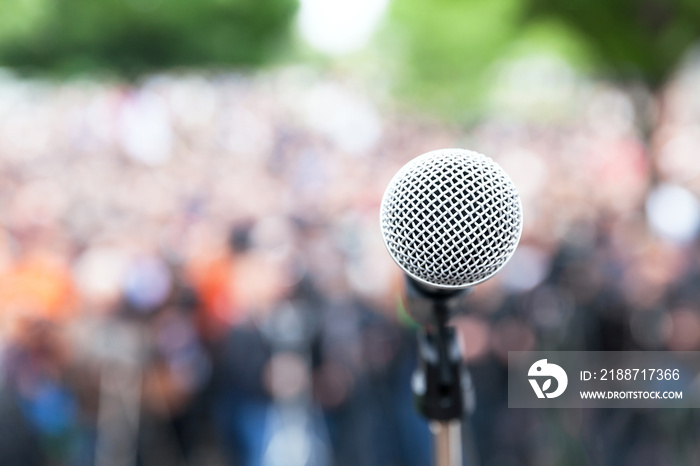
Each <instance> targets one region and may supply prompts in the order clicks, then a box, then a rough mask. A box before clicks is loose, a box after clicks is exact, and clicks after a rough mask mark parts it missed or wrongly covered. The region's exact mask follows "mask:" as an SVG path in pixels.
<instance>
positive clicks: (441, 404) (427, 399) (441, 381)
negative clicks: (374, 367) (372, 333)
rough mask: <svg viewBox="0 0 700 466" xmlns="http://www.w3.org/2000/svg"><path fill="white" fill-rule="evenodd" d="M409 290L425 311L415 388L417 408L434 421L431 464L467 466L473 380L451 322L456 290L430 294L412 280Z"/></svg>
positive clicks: (416, 307)
mask: <svg viewBox="0 0 700 466" xmlns="http://www.w3.org/2000/svg"><path fill="white" fill-rule="evenodd" d="M407 290H408V297H409V301H410V302H409V307H410V308H412V310H413V312H415V313H419V314H421V315H422V316H423V328H422V329H421V330H420V331H419V332H418V367H417V368H416V372H415V373H414V376H413V393H414V396H415V400H416V406H417V408H418V411H419V412H420V413H421V414H422V415H423V417H425V418H426V419H427V420H428V421H429V422H430V430H431V432H432V435H433V450H434V460H433V462H434V464H433V466H463V464H462V435H461V420H462V418H463V416H464V414H465V408H469V407H470V406H472V405H473V400H471V398H470V397H467V396H465V392H464V389H469V388H470V387H471V381H470V379H469V378H468V377H467V376H466V374H465V373H464V372H463V371H462V359H461V355H460V351H459V346H458V344H457V336H456V333H455V330H454V328H452V327H449V326H448V325H447V323H448V320H449V318H450V316H451V314H452V312H451V311H452V309H451V307H452V302H451V298H453V297H455V296H456V293H447V294H445V293H442V294H429V293H427V292H426V291H425V290H421V289H420V288H418V287H416V286H415V285H414V284H413V283H411V282H410V280H409V282H408V287H407ZM470 393H471V391H470Z"/></svg>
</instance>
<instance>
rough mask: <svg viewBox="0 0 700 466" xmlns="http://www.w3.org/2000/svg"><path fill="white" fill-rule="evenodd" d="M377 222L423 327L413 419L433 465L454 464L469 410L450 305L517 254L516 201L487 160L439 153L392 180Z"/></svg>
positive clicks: (447, 151)
mask: <svg viewBox="0 0 700 466" xmlns="http://www.w3.org/2000/svg"><path fill="white" fill-rule="evenodd" d="M379 217H380V218H379V219H380V223H381V229H382V237H383V239H384V244H385V245H386V248H387V250H388V251H389V254H390V255H391V257H392V259H393V260H394V262H396V264H398V266H399V267H401V269H402V270H403V271H404V272H405V274H406V278H407V280H406V281H407V285H408V286H407V297H408V302H407V309H408V311H409V313H410V314H411V316H412V317H413V318H414V319H415V320H416V322H417V323H419V324H421V325H422V326H423V328H422V329H421V330H420V331H419V332H418V350H419V365H418V368H417V370H416V372H415V373H414V377H413V381H412V385H413V392H414V394H415V396H416V402H417V406H418V410H419V411H420V412H421V414H423V415H424V416H425V417H426V418H427V419H429V420H431V421H433V424H434V427H435V429H434V430H433V435H434V439H435V459H436V460H435V463H436V464H437V465H440V466H442V465H455V464H461V443H460V441H459V420H460V419H461V416H462V415H463V412H464V408H465V407H466V408H467V411H471V410H472V409H473V407H474V403H475V402H474V400H473V390H471V387H472V385H471V379H470V378H469V376H468V374H467V373H466V371H463V370H462V367H461V357H460V352H459V347H458V345H457V339H456V335H455V332H454V329H453V328H450V327H447V321H448V320H449V318H450V314H451V312H452V309H451V308H452V304H453V303H454V302H455V301H456V300H455V299H453V298H455V297H456V296H458V295H460V294H462V292H464V291H465V290H467V289H469V288H470V287H472V286H474V285H476V284H478V283H481V282H483V281H485V280H487V279H489V278H490V277H492V276H493V275H494V274H496V273H497V272H498V271H499V270H500V269H501V268H502V267H503V266H504V265H505V264H506V263H507V262H508V260H509V259H510V258H511V256H512V255H513V253H514V252H515V248H516V246H517V245H518V242H519V241H520V235H521V233H522V228H523V213H522V204H521V202H520V196H519V195H518V191H517V190H516V188H515V185H514V184H513V182H512V180H511V179H510V177H509V176H508V175H507V174H506V172H505V171H503V169H502V168H501V167H500V166H499V165H498V164H497V163H496V162H494V161H493V160H491V159H490V158H488V157H486V156H485V155H482V154H479V153H477V152H473V151H469V150H464V149H442V150H436V151H432V152H428V153H425V154H423V155H420V156H418V157H416V158H415V159H413V160H411V161H410V162H408V163H407V164H406V165H404V166H403V167H402V168H401V169H400V170H399V171H398V173H396V175H395V176H394V177H393V178H392V180H391V182H390V183H389V186H388V187H387V188H386V191H385V192H384V196H383V198H382V203H381V208H380V214H379ZM463 388H464V389H466V390H467V391H466V392H463Z"/></svg>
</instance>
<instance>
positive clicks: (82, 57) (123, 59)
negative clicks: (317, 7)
mask: <svg viewBox="0 0 700 466" xmlns="http://www.w3.org/2000/svg"><path fill="white" fill-rule="evenodd" d="M30 4H31V5H34V10H36V9H37V8H36V5H40V6H41V11H42V13H41V14H40V15H37V14H36V13H32V12H33V11H34V10H32V8H19V5H22V6H23V5H30ZM0 5H2V6H3V10H4V11H5V12H7V13H9V16H10V17H12V18H13V19H7V16H4V18H5V21H8V22H10V23H13V24H15V23H16V24H18V26H17V27H15V28H14V30H13V31H12V33H8V34H4V35H2V34H0V64H3V65H6V66H13V67H18V68H24V69H30V70H42V71H43V70H49V71H52V72H59V73H72V72H76V71H86V70H89V71H92V70H95V69H97V70H109V71H116V72H119V73H123V74H125V75H127V76H131V75H136V74H139V73H142V72H146V71H150V70H156V69H162V68H171V67H178V66H211V65H224V64H239V65H240V64H242V65H258V64H260V63H263V62H264V61H265V60H267V59H269V58H270V57H272V56H274V54H275V53H276V52H277V51H278V49H279V48H280V47H281V46H283V45H284V44H285V39H287V38H288V32H289V25H290V22H291V19H292V18H293V15H294V13H295V10H296V1H295V0H0ZM25 10H27V11H28V13H27V12H25ZM3 15H4V14H3ZM3 15H0V18H2V17H3ZM2 21H3V20H2V19H0V27H1V26H2V25H3V23H2ZM20 25H22V26H21V27H20Z"/></svg>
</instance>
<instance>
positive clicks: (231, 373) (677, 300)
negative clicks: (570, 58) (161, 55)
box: [0, 61, 700, 466]
mask: <svg viewBox="0 0 700 466" xmlns="http://www.w3.org/2000/svg"><path fill="white" fill-rule="evenodd" d="M562 66H563V65H561V64H556V63H554V64H552V63H550V62H546V63H545V64H544V65H543V63H542V62H540V61H533V62H531V63H519V64H517V72H518V73H520V74H522V73H523V72H528V71H532V72H531V73H530V74H529V75H528V74H526V75H527V76H532V77H533V79H530V80H523V82H519V83H515V84H514V83H513V82H511V81H510V80H509V78H508V73H512V72H513V70H508V69H504V70H503V75H501V76H500V77H499V79H498V80H497V82H498V83H500V84H499V85H500V86H501V88H500V93H498V94H494V98H493V99H492V106H491V108H490V111H489V112H488V114H487V116H485V117H484V118H483V119H482V120H480V121H478V122H475V123H474V124H473V125H472V126H470V127H469V128H467V129H465V128H462V127H458V126H452V125H448V124H445V123H444V122H440V121H439V120H436V119H431V118H428V117H425V116H419V115H416V114H413V113H411V112H410V111H406V110H405V109H403V108H400V107H398V106H397V105H396V104H394V103H392V102H391V100H390V99H388V98H387V96H386V95H384V94H383V93H382V92H383V91H382V89H383V88H382V86H380V85H377V86H371V87H368V86H366V83H365V84H362V83H360V82H358V81H355V80H353V79H351V78H347V77H344V76H333V75H328V74H318V73H316V72H315V71H313V70H310V69H306V68H294V67H292V68H287V69H282V70H277V71H274V72H265V73H260V74H256V75H245V74H236V73H210V74H194V73H191V74H179V75H178V74H169V75H158V76H152V77H150V78H148V79H146V80H144V81H141V82H138V83H131V84H125V83H119V82H116V83H109V82H95V81H73V82H69V83H61V84H56V83H49V82H43V81H34V80H26V79H19V78H16V77H14V76H12V75H10V74H2V75H0V186H1V188H0V205H2V209H0V228H1V229H0V346H1V351H0V358H1V363H2V373H1V377H0V385H1V387H2V388H1V389H0V412H2V416H0V432H1V433H2V434H1V435H0V463H1V464H3V465H23V466H24V465H33V464H51V465H64V464H65V465H73V464H75V465H78V464H79V465H83V464H96V465H132V464H139V465H144V466H148V465H152V464H192V465H199V464H207V465H209V464H211V465H218V464H234V465H238V464H240V465H244V466H255V465H265V466H275V465H280V466H295V465H299V466H302V465H306V466H316V465H319V466H321V465H330V464H335V465H357V466H361V465H379V464H381V465H402V466H403V465H406V466H411V465H425V464H428V463H429V461H430V460H429V458H430V448H431V446H430V435H429V431H428V428H427V425H426V423H425V421H423V420H421V419H420V418H419V417H418V415H417V414H416V413H415V410H414V407H413V404H412V395H411V392H410V378H411V372H412V370H413V368H414V367H415V343H414V339H415V335H414V332H415V325H414V324H413V323H412V321H411V318H410V315H409V314H408V313H407V312H406V309H405V308H404V307H403V305H402V300H401V288H402V276H401V273H400V270H399V268H398V267H397V266H396V265H394V264H393V263H392V262H391V259H390V258H389V255H388V253H387V252H386V251H385V250H384V246H383V243H382V239H381V235H380V232H379V224H378V208H379V202H380V200H381V196H382V193H383V191H384V188H385V187H386V185H387V183H388V181H389V180H390V178H391V177H392V176H393V174H394V173H395V172H396V171H397V170H398V168H399V167H401V166H402V165H403V164H404V163H406V162H407V161H408V160H410V159H411V158H413V157H415V156H417V155H419V154H421V153H424V152H427V151H429V150H434V149H438V148H446V147H464V148H469V149H472V150H476V151H479V152H482V153H485V154H487V155H489V156H491V157H493V158H494V159H495V160H496V161H497V162H499V164H501V166H502V167H503V168H504V169H505V170H506V172H508V173H509V174H510V175H511V177H512V178H513V181H514V182H515V184H516V186H517V187H518V189H519V191H520V194H521V197H522V201H523V206H524V214H525V222H524V232H523V238H522V241H521V245H520V246H519V248H518V250H517V251H516V254H515V255H514V257H513V258H512V260H511V262H510V263H509V264H508V266H507V267H506V268H505V269H504V270H503V271H502V272H501V273H499V274H498V275H497V276H496V277H494V278H493V279H491V280H489V281H487V282H485V283H484V284H482V285H479V286H478V287H476V288H475V290H474V292H473V293H471V294H470V295H469V297H468V299H467V300H466V303H465V311H466V312H465V314H464V315H461V316H458V317H456V318H455V319H454V322H453V323H454V325H455V326H456V327H457V329H458V332H459V335H460V337H461V342H462V352H463V357H464V360H465V364H466V366H467V367H468V368H469V370H470V372H471V374H472V379H473V381H474V384H475V389H476V398H477V407H476V410H475V412H474V413H473V415H472V416H471V418H470V420H469V421H468V425H469V426H471V428H470V429H465V430H466V431H467V432H468V433H469V432H473V434H471V433H469V436H470V439H467V444H468V445H471V447H470V448H471V450H473V451H472V452H471V453H470V455H472V456H474V457H478V458H479V460H480V462H481V464H484V465H489V466H491V465H535V464H537V465H547V464H553V465H554V464H587V461H588V462H592V463H593V464H613V462H615V463H616V464H620V465H628V464H629V465H644V464H686V463H687V464H692V463H693V461H692V459H693V458H694V459H695V460H698V459H699V458H700V452H699V451H696V450H697V448H696V447H692V446H688V447H687V448H686V447H684V448H676V444H675V443H674V442H681V440H679V439H682V438H691V439H692V438H695V433H696V432H697V429H698V426H697V425H696V424H697V420H696V419H695V418H694V417H693V416H692V414H690V413H685V412H683V413H681V412H677V411H673V412H671V413H670V414H669V413H655V414H648V413H637V412H634V411H628V410H625V411H624V413H623V412H622V410H620V412H619V413H617V412H616V413H609V412H606V411H593V412H591V413H588V412H587V413H583V414H582V413H581V412H569V411H567V410H561V411H556V412H553V414H543V413H540V412H537V411H534V410H508V409H507V400H506V388H505V387H506V386H507V384H506V366H505V365H506V362H507V352H508V351H513V350H534V349H564V350H584V349H587V350H632V349H641V350H655V349H656V350H661V349H672V350H698V349H700V308H699V307H698V302H700V301H699V300H698V298H700V296H698V295H699V294H700V291H698V290H700V287H698V283H699V281H700V262H699V261H698V259H699V258H700V248H699V247H698V243H697V233H698V227H699V225H700V203H699V202H698V200H697V196H698V194H700V177H699V176H698V175H699V174H700V159H698V158H697V157H696V155H695V147H697V145H696V142H700V130H699V128H700V99H698V96H700V92H698V84H697V83H698V82H700V81H698V79H697V78H698V74H700V68H698V67H696V66H693V65H692V63H691V64H689V65H688V66H686V67H685V68H683V69H682V70H680V71H679V73H678V75H677V76H676V77H675V78H674V79H673V80H672V81H671V82H670V83H669V85H668V86H667V87H666V88H665V89H664V90H663V91H662V92H661V93H659V94H658V95H652V94H649V93H648V92H646V91H644V90H640V89H636V88H621V87H615V86H612V85H608V84H603V83H598V82H592V81H588V80H585V79H583V78H580V77H576V76H574V75H568V74H566V73H564V74H562V68H561V67H562ZM528 67H530V68H528ZM548 73H549V74H548ZM543 76H544V78H543ZM552 76H554V77H556V78H557V79H559V80H558V81H556V82H557V83H558V86H555V88H554V90H555V91H557V92H553V93H552V92H550V93H544V92H540V93H539V94H538V92H537V87H538V86H539V87H542V86H544V87H548V88H551V87H552V86H551V82H550V81H548V80H547V79H545V78H547V77H552ZM562 76H563V77H562ZM539 78H542V79H539ZM562 80H564V81H565V85H564V84H562V82H564V81H562ZM538 95H539V96H540V100H538V97H537V96H538ZM552 95H554V96H555V97H557V99H558V100H557V99H554V100H552V97H551V96H552ZM542 99H545V100H546V101H543V100H542ZM547 99H548V100H547ZM508 105H517V106H518V108H519V109H521V110H522V112H520V113H518V112H513V111H511V110H512V109H510V110H509V109H508V108H507V107H508ZM539 110H541V111H539ZM516 115H517V116H516ZM552 411H553V410H552ZM664 416H666V417H668V416H675V417H674V419H676V420H678V419H680V421H678V422H672V423H671V422H667V418H666V417H664ZM640 420H641V421H643V422H641V421H640ZM681 426H682V427H683V428H684V431H683V434H682V435H681V434H679V432H680V429H681ZM688 436H689V437H688ZM683 445H691V443H683ZM679 455H682V458H684V459H687V458H691V460H687V461H686V463H684V462H683V461H680V460H679ZM586 458H587V460H586ZM684 461H685V460H684Z"/></svg>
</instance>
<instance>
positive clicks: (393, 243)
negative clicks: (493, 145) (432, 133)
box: [380, 149, 523, 289]
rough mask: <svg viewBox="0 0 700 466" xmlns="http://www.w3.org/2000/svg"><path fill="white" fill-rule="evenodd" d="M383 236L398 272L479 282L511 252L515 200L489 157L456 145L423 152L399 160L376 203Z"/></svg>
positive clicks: (517, 229) (436, 282) (448, 284)
mask: <svg viewBox="0 0 700 466" xmlns="http://www.w3.org/2000/svg"><path fill="white" fill-rule="evenodd" d="M380 222H381V229H382V235H383V237H384V243H385V244H386V247H387V249H388V250H389V254H391V257H392V258H393V259H394V261H395V262H396V263H397V264H398V265H399V267H401V268H402V269H403V270H404V272H406V273H407V274H408V275H410V276H411V277H413V278H414V279H416V280H418V281H419V282H423V283H425V284H428V285H431V286H434V287H438V288H445V289H451V288H466V287H469V286H471V285H475V284H477V283H479V282H482V281H484V280H486V279H488V278H490V277H491V276H492V275H494V274H495V273H496V272H498V270H500V269H501V267H503V266H504V265H505V264H506V262H508V259H510V257H511V256H512V255H513V252H514V251H515V248H516V246H517V245H518V241H519V240H520V234H521V232H522V222H523V215H522V206H521V202H520V196H519V195H518V192H517V190H516V188H515V186H514V185H513V182H512V181H511V179H510V178H509V177H508V175H507V174H506V173H505V171H503V169H502V168H501V167H500V166H499V165H498V164H497V163H496V162H494V161H493V160H491V159H490V158H489V157H486V156H485V155H482V154H479V153H477V152H472V151H468V150H463V149H443V150H436V151H433V152H428V153H426V154H423V155H421V156H418V157H416V158H415V159H413V160H411V161H410V162H408V163H407V164H406V165H404V166H403V167H402V168H401V170H399V172H398V173H397V174H396V175H395V176H394V178H393V179H392V180H391V182H390V183H389V186H388V187H387V189H386V191H385V192H384V197H383V199H382V204H381V209H380Z"/></svg>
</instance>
